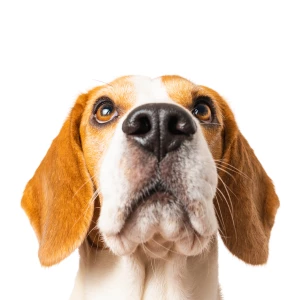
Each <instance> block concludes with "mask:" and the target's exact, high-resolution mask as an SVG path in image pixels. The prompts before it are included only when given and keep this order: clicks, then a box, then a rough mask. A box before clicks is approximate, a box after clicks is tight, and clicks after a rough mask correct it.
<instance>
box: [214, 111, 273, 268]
mask: <svg viewBox="0 0 300 300" xmlns="http://www.w3.org/2000/svg"><path fill="white" fill-rule="evenodd" d="M223 108H224V110H223V114H224V119H225V121H224V125H225V126H224V127H225V129H224V136H223V142H224V145H223V147H224V148H223V149H224V152H223V158H222V160H221V162H220V163H219V164H218V167H219V176H220V177H219V178H220V180H219V184H218V189H219V192H218V193H217V197H216V198H215V202H216V203H215V208H216V210H217V216H218V220H219V227H220V235H221V236H222V239H223V242H224V243H225V245H226V246H227V248H228V249H229V250H230V251H231V252H232V253H233V254H234V255H236V256H237V257H239V258H240V259H242V260H243V261H245V262H246V263H249V264H253V265H257V264H263V263H265V262H266V261H267V259H268V252H269V251H268V244H269V238H270V233H271V229H272V226H273V224H274V220H275V215H276V211H277V208H278V207H279V200H278V197H277V195H276V193H275V190H274V186H273V183H272V181H271V179H270V178H269V177H268V175H267V174H266V172H265V171H264V169H263V167H262V166H261V164H260V162H259V161H258V159H257V158H256V156H255V154H254V152H253V150H252V149H251V147H250V146H249V144H248V142H247V141H246V139H245V138H244V137H243V136H242V134H241V133H240V131H239V130H238V127H237V125H236V123H235V120H234V117H233V114H232V112H231V111H230V109H229V108H228V107H223ZM225 198H226V199H225Z"/></svg>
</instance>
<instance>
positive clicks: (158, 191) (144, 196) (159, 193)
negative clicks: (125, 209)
mask: <svg viewBox="0 0 300 300" xmlns="http://www.w3.org/2000/svg"><path fill="white" fill-rule="evenodd" d="M174 201H177V199H176V196H175V195H174V193H173V192H172V191H171V190H169V189H168V188H167V187H166V185H165V184H164V183H163V181H162V180H158V181H156V182H154V183H153V184H151V185H150V186H149V187H146V188H144V189H142V190H141V191H140V192H139V193H138V195H137V196H136V197H134V200H133V201H132V202H131V203H132V205H131V206H130V207H129V214H128V216H127V218H126V219H129V218H130V216H131V215H132V214H133V213H134V212H135V211H136V210H137V209H138V208H139V207H140V206H143V205H150V204H151V203H154V202H160V203H161V204H171V203H172V202H174Z"/></svg>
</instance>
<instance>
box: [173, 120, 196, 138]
mask: <svg viewBox="0 0 300 300" xmlns="http://www.w3.org/2000/svg"><path fill="white" fill-rule="evenodd" d="M168 130H169V133H171V134H173V135H191V134H194V133H195V132H196V125H195V124H194V122H193V120H189V119H187V120H185V119H183V120H180V117H178V116H172V117H170V119H169V122H168Z"/></svg>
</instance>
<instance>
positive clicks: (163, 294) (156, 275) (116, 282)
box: [70, 237, 221, 300]
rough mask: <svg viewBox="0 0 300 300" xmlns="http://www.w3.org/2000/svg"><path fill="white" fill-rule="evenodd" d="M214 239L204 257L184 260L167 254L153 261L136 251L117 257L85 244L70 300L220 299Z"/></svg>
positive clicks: (177, 255) (173, 254)
mask: <svg viewBox="0 0 300 300" xmlns="http://www.w3.org/2000/svg"><path fill="white" fill-rule="evenodd" d="M217 248H218V247H217V237H214V238H213V240H212V242H211V244H210V247H209V249H208V250H207V251H205V253H202V254H201V255H198V256H191V257H185V256H183V255H179V254H176V253H174V252H170V253H169V255H168V256H167V257H166V258H163V259H160V258H157V259H153V258H149V257H147V256H146V255H145V253H144V251H143V250H142V248H141V250H137V251H136V252H135V253H134V254H132V255H130V256H122V257H119V256H116V255H114V254H113V253H112V252H111V251H109V250H99V251H97V250H96V249H94V248H92V247H91V246H90V245H89V243H88V242H87V241H85V242H84V243H83V244H82V245H81V247H80V249H79V253H80V266H79V271H78V274H77V278H76V281H75V286H74V290H73V292H72V295H71V298H70V299H71V300H79V299H80V300H97V299H116V300H117V299H118V300H119V299H124V300H127V299H128V300H129V299H130V300H153V299H158V300H160V299H161V300H163V299H164V300H166V299H172V300H179V299H180V300H183V299H186V300H187V299H189V300H192V299H197V300H199V299H205V300H208V299H209V300H218V299H221V298H220V291H219V284H218V249H217Z"/></svg>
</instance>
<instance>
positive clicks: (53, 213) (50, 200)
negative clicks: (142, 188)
mask: <svg viewBox="0 0 300 300" xmlns="http://www.w3.org/2000/svg"><path fill="white" fill-rule="evenodd" d="M86 101H87V96H86V95H81V96H80V97H79V98H78V99H77V101H76V103H75V105H74V107H73V109H72V111H71V113H70V115H69V117H68V119H67V120H66V121H65V123H64V125H63V127H62V129H61V131H60V133H59V135H58V136H57V137H56V138H55V139H54V141H53V142H52V145H51V147H50V149H49V150H48V152H47V154H46V156H45V157H44V159H43V161H42V162H41V164H40V166H39V167H38V169H37V170H36V172H35V174H34V176H33V178H32V179H31V180H30V181H29V182H28V184H27V186H26V188H25V191H24V195H23V198H22V207H23V209H24V210H25V211H26V213H27V216H28V217H29V219H30V222H31V224H32V226H33V228H34V230H35V232H36V235H37V237H38V240H39V244H40V247H39V258H40V261H41V264H42V265H44V266H51V265H53V264H56V263H58V262H60V261H61V260H63V259H64V258H65V257H67V256H68V255H69V254H70V253H71V252H72V251H74V250H75V249H76V248H77V247H78V246H79V245H80V244H81V243H82V241H83V239H84V238H85V236H86V233H87V230H88V227H89V225H90V222H91V219H92V215H93V204H91V203H90V199H91V198H92V195H93V185H92V182H91V179H90V176H89V174H88V171H87V168H86V166H85V161H84V158H83V153H82V150H81V141H80V136H79V126H80V121H81V115H82V113H83V110H84V107H85V103H86Z"/></svg>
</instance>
